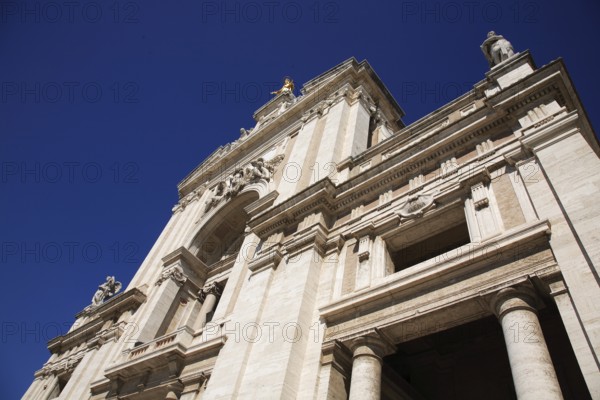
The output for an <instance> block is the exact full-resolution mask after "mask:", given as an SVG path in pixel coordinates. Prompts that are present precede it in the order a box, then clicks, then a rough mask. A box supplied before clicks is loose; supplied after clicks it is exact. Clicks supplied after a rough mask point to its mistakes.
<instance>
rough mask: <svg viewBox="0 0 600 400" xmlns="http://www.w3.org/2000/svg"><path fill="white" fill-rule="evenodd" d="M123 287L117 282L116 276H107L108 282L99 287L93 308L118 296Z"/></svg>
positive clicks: (95, 294)
mask: <svg viewBox="0 0 600 400" xmlns="http://www.w3.org/2000/svg"><path fill="white" fill-rule="evenodd" d="M122 286H123V285H121V282H118V281H116V280H115V277H114V276H107V277H106V282H104V283H103V284H101V285H100V286H98V290H96V293H94V297H93V298H92V306H99V305H100V304H102V303H104V302H105V301H106V300H108V299H110V298H111V297H113V296H114V295H115V294H117V293H118V292H119V290H121V287H122Z"/></svg>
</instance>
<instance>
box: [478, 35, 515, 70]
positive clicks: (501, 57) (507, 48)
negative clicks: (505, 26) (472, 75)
mask: <svg viewBox="0 0 600 400" xmlns="http://www.w3.org/2000/svg"><path fill="white" fill-rule="evenodd" d="M481 51H483V55H484V56H485V58H486V60H488V63H489V64H490V68H492V67H494V66H496V65H498V64H500V63H501V62H502V61H505V60H508V59H509V58H510V57H512V56H514V55H515V50H514V49H513V46H512V44H510V42H509V41H508V40H506V39H504V36H502V35H497V34H496V32H494V31H491V32H489V33H488V35H487V39H485V40H484V42H483V43H482V44H481Z"/></svg>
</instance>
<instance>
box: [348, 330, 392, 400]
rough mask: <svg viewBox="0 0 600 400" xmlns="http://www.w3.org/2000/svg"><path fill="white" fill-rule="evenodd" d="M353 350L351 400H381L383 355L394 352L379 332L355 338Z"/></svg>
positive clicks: (352, 344)
mask: <svg viewBox="0 0 600 400" xmlns="http://www.w3.org/2000/svg"><path fill="white" fill-rule="evenodd" d="M350 349H351V350H352V353H353V356H352V377H351V380H350V396H349V400H379V399H380V398H381V365H382V362H383V361H382V357H383V356H385V355H387V354H390V353H392V352H393V346H391V345H390V344H389V342H387V341H386V340H385V339H384V338H383V337H381V335H380V334H379V333H378V332H376V331H375V332H374V333H370V334H368V335H365V336H361V337H359V338H357V339H354V340H353V341H352V342H351V343H350Z"/></svg>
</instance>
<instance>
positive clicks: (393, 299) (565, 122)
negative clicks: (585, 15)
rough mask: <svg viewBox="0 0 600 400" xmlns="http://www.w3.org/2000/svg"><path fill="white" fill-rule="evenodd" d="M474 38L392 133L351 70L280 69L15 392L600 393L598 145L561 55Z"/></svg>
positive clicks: (386, 103)
mask: <svg viewBox="0 0 600 400" xmlns="http://www.w3.org/2000/svg"><path fill="white" fill-rule="evenodd" d="M481 50H482V51H483V53H484V56H485V57H486V59H487V60H488V61H489V64H490V69H489V71H488V72H487V73H486V74H485V76H484V77H482V78H483V79H482V80H481V81H480V82H478V83H477V84H475V85H474V87H473V89H472V90H471V91H469V92H468V93H466V94H464V95H462V96H461V97H459V98H457V99H455V100H453V101H452V102H450V103H448V104H447V105H445V106H443V107H442V108H440V109H438V110H435V111H433V112H432V113H430V114H429V115H427V116H425V117H423V118H421V119H420V120H418V121H416V122H414V123H412V124H410V125H408V126H405V125H404V123H403V122H402V117H403V115H404V112H403V110H402V108H401V107H400V106H399V105H398V103H397V102H396V101H395V100H394V98H393V97H392V95H391V94H390V92H389V91H388V90H387V88H386V87H385V85H384V84H383V82H382V81H381V80H380V79H379V77H378V76H377V74H376V73H375V72H374V70H373V69H372V67H371V66H370V65H369V63H367V62H366V61H362V62H358V61H357V60H355V59H354V58H352V59H349V60H347V61H344V62H343V63H341V64H339V65H337V66H335V67H334V68H332V69H330V70H328V71H326V72H324V73H323V74H321V75H319V76H317V77H316V78H314V79H312V80H310V81H309V82H307V83H305V84H304V85H303V87H302V88H301V90H300V91H299V93H298V94H295V88H294V85H293V82H292V81H291V79H288V80H286V83H285V85H284V87H282V88H281V89H280V90H279V91H277V92H276V93H275V94H274V97H273V98H272V100H271V101H269V102H268V103H267V104H265V105H264V106H262V107H261V108H260V109H258V110H257V111H256V112H255V114H254V119H255V121H256V125H255V126H254V127H253V128H251V129H242V130H241V135H240V138H239V139H238V140H236V141H235V142H233V143H230V144H227V145H225V146H222V147H220V148H218V149H217V150H216V151H214V153H212V154H211V155H210V156H209V157H208V158H207V159H206V160H205V161H204V162H203V163H202V164H200V165H199V166H198V167H197V168H196V169H195V170H193V171H192V172H191V173H190V174H189V175H188V176H187V177H186V178H185V179H184V180H183V181H182V182H181V183H180V184H179V186H178V190H179V195H180V200H179V202H178V204H177V205H175V207H174V208H173V213H172V217H171V219H170V220H169V222H168V223H167V225H166V227H165V228H164V230H163V232H162V234H161V235H160V237H159V238H158V240H157V241H156V243H155V245H154V246H153V247H152V249H151V251H150V253H149V254H148V255H147V257H146V259H145V260H144V262H143V263H142V265H141V266H140V268H139V270H138V272H137V273H136V275H135V277H134V278H133V280H132V281H131V282H130V283H129V285H128V286H126V287H124V288H123V289H122V290H120V289H121V284H120V283H119V282H118V281H116V280H115V278H114V277H108V278H107V281H106V282H105V283H103V284H102V285H100V287H99V288H98V291H97V292H96V294H95V295H94V300H93V303H92V304H91V305H90V306H89V307H87V308H85V309H84V310H83V311H81V312H80V313H79V314H77V316H76V321H75V323H74V325H73V328H72V329H71V330H70V331H69V332H68V333H67V334H65V335H62V336H59V337H56V338H55V339H53V340H51V341H50V342H49V343H48V348H49V350H50V352H51V357H50V359H49V360H48V362H47V363H46V364H44V366H43V367H42V368H41V369H40V370H38V371H37V372H36V373H35V378H34V380H33V383H32V384H31V386H30V388H29V390H28V391H27V392H26V394H25V395H24V397H23V398H24V399H28V400H46V399H77V400H79V399H90V400H99V399H131V400H149V399H180V400H198V399H202V400H205V399H211V400H212V399H346V398H349V399H352V400H359V399H360V400H367V399H414V400H419V399H434V400H435V399H444V400H448V399H457V400H458V399H461V400H464V399H482V398H486V399H519V400H523V399H526V400H540V399H544V400H551V399H563V398H564V399H586V398H593V399H600V369H599V365H600V364H599V362H598V356H599V353H600V306H599V305H598V304H599V303H598V299H600V277H599V269H600V235H599V233H598V232H599V231H598V228H597V227H598V226H600V205H599V203H598V201H597V200H596V197H597V195H598V193H599V192H600V191H599V190H600V158H599V155H600V147H599V145H598V141H597V139H596V137H595V135H594V132H593V130H592V128H591V126H590V123H589V121H588V118H587V116H586V114H585V111H584V109H583V106H582V105H581V103H580V102H579V99H578V97H577V94H576V91H575V89H574V87H573V84H572V82H571V80H570V78H569V75H568V73H567V71H566V69H565V66H564V64H563V62H562V61H561V60H557V61H553V62H551V63H549V64H547V65H545V66H543V67H537V66H536V65H535V63H534V61H533V58H532V56H531V54H530V53H529V52H528V51H523V52H516V51H515V50H514V49H513V47H512V45H511V44H510V43H509V42H508V41H507V40H506V39H504V38H503V37H502V36H501V35H497V34H495V33H493V32H490V34H489V35H488V38H487V39H486V40H485V41H484V42H483V44H482V46H481ZM477 51H479V50H477ZM117 278H118V277H117Z"/></svg>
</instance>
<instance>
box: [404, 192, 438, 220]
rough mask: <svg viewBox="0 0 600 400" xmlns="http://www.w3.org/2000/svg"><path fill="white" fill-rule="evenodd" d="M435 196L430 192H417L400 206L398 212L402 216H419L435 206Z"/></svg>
mask: <svg viewBox="0 0 600 400" xmlns="http://www.w3.org/2000/svg"><path fill="white" fill-rule="evenodd" d="M433 204H434V202H433V196H432V195H430V194H416V195H413V196H410V197H409V198H408V200H407V201H406V203H404V204H403V205H402V207H400V210H398V214H400V216H401V217H402V218H417V217H420V216H422V215H423V213H425V211H427V210H429V209H430V208H431V207H432V206H433Z"/></svg>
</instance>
